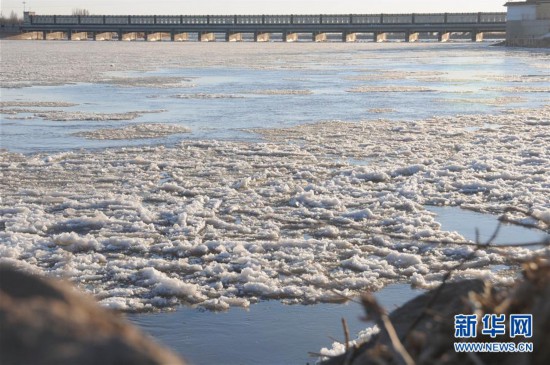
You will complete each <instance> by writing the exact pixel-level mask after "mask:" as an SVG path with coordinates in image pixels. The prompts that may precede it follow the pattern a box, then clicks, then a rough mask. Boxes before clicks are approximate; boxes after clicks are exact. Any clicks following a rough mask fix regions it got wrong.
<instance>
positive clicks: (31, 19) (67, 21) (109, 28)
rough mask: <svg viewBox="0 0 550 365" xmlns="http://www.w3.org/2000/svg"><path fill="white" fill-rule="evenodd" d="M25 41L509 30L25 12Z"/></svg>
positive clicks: (392, 21)
mask: <svg viewBox="0 0 550 365" xmlns="http://www.w3.org/2000/svg"><path fill="white" fill-rule="evenodd" d="M21 29H22V31H23V32H24V34H23V36H22V37H21V38H23V39H67V40H120V41H122V40H138V39H142V40H148V41H162V40H167V41H188V40H198V41H203V42H208V41H210V42H211V41H216V40H221V39H224V40H226V41H242V40H243V39H244V37H243V35H244V34H249V35H253V38H252V37H250V38H251V39H254V41H257V42H267V41H270V40H271V39H272V37H273V36H274V35H276V34H279V35H280V37H281V38H280V39H281V40H283V41H285V42H293V41H297V40H298V39H299V37H303V36H304V34H305V35H306V36H307V38H309V39H311V40H312V41H315V42H323V41H326V40H327V39H328V38H327V34H335V33H336V34H338V37H340V36H341V39H342V41H344V42H354V41H356V40H357V37H358V34H364V33H367V34H370V35H372V39H373V40H374V41H376V42H382V41H384V40H386V39H387V35H388V34H401V35H402V36H403V39H404V40H405V41H407V42H414V41H416V40H418V39H419V36H420V34H430V35H434V34H437V38H438V40H439V41H442V42H444V41H447V40H449V39H450V37H451V34H452V33H469V34H471V40H472V41H482V40H483V33H487V32H491V33H493V32H502V33H504V32H506V13H438V14H433V13H432V14H346V15H342V14H340V15H229V16H228V15H203V16H195V15H150V16H142V15H124V16H122V15H90V16H76V15H75V16H71V15H69V16H67V15H36V14H34V13H30V12H26V13H25V17H24V23H23V25H22V27H21Z"/></svg>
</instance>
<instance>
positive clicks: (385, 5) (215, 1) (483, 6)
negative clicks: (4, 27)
mask: <svg viewBox="0 0 550 365" xmlns="http://www.w3.org/2000/svg"><path fill="white" fill-rule="evenodd" d="M0 1H1V3H0V4H1V11H2V14H3V15H5V16H7V15H9V14H10V12H11V11H12V10H14V11H15V12H17V13H18V14H20V15H22V13H23V6H24V5H23V1H22V0H21V1H20V0H0ZM505 2H506V1H505V0H459V1H452V0H447V1H443V0H272V1H265V0H156V1H151V0H88V1H82V0H26V4H25V7H26V9H27V10H29V9H30V10H31V11H35V12H36V13H37V14H60V15H64V14H70V13H71V10H72V9H74V8H83V9H87V10H89V11H90V13H91V14H132V15H133V14H136V15H141V14H150V15H153V14H158V15H182V14H193V15H194V14H212V15H214V14H216V15H226V14H230V15H233V14H318V13H325V14H328V13H334V14H347V13H363V14H365V13H412V12H415V13H421V12H478V11H505V8H504V6H503V4H504V3H505Z"/></svg>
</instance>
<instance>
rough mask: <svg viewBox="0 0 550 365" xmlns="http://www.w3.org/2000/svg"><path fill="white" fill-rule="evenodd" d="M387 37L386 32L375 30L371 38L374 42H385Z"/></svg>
mask: <svg viewBox="0 0 550 365" xmlns="http://www.w3.org/2000/svg"><path fill="white" fill-rule="evenodd" d="M387 38H388V33H384V32H376V33H374V37H373V38H372V40H373V41H374V42H376V43H381V42H385V41H386V39H387Z"/></svg>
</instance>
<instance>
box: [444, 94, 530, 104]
mask: <svg viewBox="0 0 550 365" xmlns="http://www.w3.org/2000/svg"><path fill="white" fill-rule="evenodd" d="M436 101H439V102H443V103H461V104H484V105H490V106H501V105H508V104H518V103H523V102H525V101H527V99H526V98H522V97H520V96H501V97H496V98H459V99H458V98H457V99H455V98H453V99H437V100H436Z"/></svg>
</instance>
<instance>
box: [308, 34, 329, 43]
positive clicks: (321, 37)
mask: <svg viewBox="0 0 550 365" xmlns="http://www.w3.org/2000/svg"><path fill="white" fill-rule="evenodd" d="M311 40H312V41H313V42H326V41H327V34H326V33H324V32H313V33H312V34H311Z"/></svg>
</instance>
